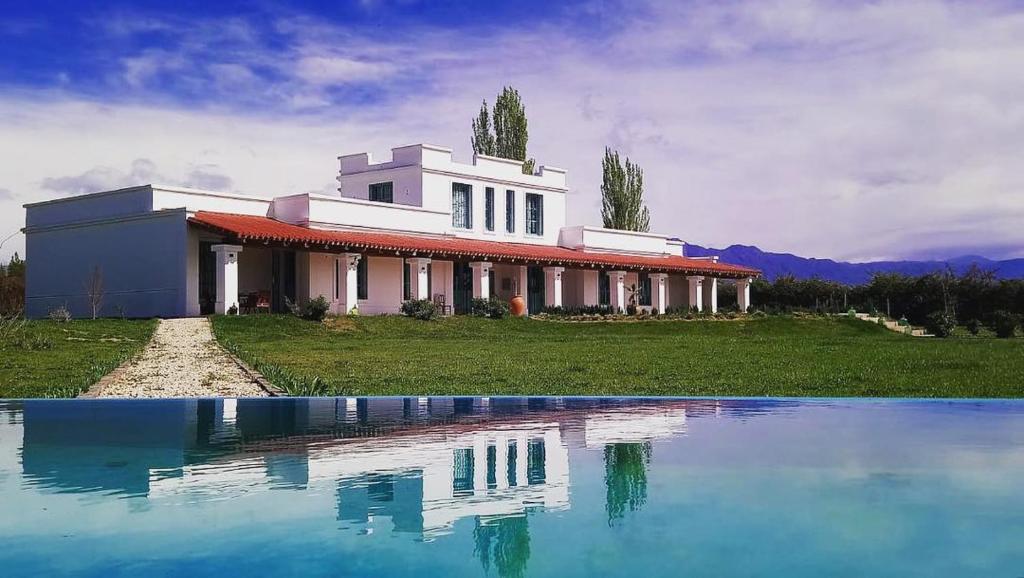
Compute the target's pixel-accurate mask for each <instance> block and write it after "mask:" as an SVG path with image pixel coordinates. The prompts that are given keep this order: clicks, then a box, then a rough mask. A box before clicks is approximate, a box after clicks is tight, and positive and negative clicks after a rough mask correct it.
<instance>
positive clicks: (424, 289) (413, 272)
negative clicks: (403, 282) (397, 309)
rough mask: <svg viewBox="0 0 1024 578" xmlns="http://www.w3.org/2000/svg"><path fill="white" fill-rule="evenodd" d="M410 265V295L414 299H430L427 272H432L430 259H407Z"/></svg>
mask: <svg viewBox="0 0 1024 578" xmlns="http://www.w3.org/2000/svg"><path fill="white" fill-rule="evenodd" d="M405 262H406V263H408V264H409V293H410V295H409V296H410V297H412V298H413V299H430V295H428V293H429V292H430V290H429V287H430V284H429V283H428V281H429V279H428V278H427V271H429V270H430V267H429V266H430V259H427V258H425V257H414V258H411V259H406V260H405Z"/></svg>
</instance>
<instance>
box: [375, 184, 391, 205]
mask: <svg viewBox="0 0 1024 578" xmlns="http://www.w3.org/2000/svg"><path fill="white" fill-rule="evenodd" d="M370 200H371V201H377V202H379V203H393V202H395V186H394V184H393V183H392V182H391V181H388V182H386V183H372V184H371V185H370Z"/></svg>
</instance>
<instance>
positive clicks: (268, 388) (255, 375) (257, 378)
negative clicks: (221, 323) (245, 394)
mask: <svg viewBox="0 0 1024 578" xmlns="http://www.w3.org/2000/svg"><path fill="white" fill-rule="evenodd" d="M214 342H215V343H217V338H216V336H214ZM217 347H218V348H219V349H220V350H221V351H223V352H224V355H227V356H228V359H230V360H231V361H233V362H234V364H235V365H237V366H238V368H239V369H241V370H242V373H245V375H247V376H248V377H249V379H251V380H252V382H253V383H255V384H256V385H258V386H260V389H262V390H263V391H265V392H267V395H268V396H270V397H288V393H287V392H286V391H284V390H283V389H281V388H279V387H277V386H276V385H274V384H272V383H270V381H268V380H267V378H265V377H263V374H262V373H260V372H258V371H256V370H255V369H253V368H251V367H249V365H248V364H247V363H245V362H244V361H242V360H241V359H240V358H239V357H238V356H237V355H235V354H234V353H231V352H230V351H228V350H227V349H225V348H224V346H222V345H221V344H220V343H217Z"/></svg>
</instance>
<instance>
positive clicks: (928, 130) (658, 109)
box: [0, 0, 1024, 260]
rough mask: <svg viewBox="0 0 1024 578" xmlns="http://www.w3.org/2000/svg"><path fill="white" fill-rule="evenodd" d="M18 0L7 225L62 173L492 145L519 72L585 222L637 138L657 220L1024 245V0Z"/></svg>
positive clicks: (186, 180)
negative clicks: (480, 112)
mask: <svg viewBox="0 0 1024 578" xmlns="http://www.w3.org/2000/svg"><path fill="white" fill-rule="evenodd" d="M10 4H11V5H8V6H5V7H4V16H3V18H2V20H0V43H2V46H3V49H2V50H0V155H2V156H0V158H4V159H5V162H4V163H0V239H2V238H4V237H6V236H7V235H8V234H9V233H11V232H13V231H15V230H16V229H17V228H18V227H20V226H22V225H23V223H24V212H23V210H22V209H21V208H20V207H21V205H22V204H24V203H26V202H32V201H35V200H41V199H46V198H53V197H57V196H61V195H68V194H75V193H81V192H88V191H94V190H101V189H105V188H112V187H117V186H125V185H130V184H137V183H145V182H159V183H165V184H178V185H188V186H197V187H205V188H213V189H219V190H230V191H238V192H245V193H253V194H261V195H276V194H289V193H294V192H302V191H317V192H332V191H333V187H334V186H335V183H334V176H335V174H336V170H337V167H336V160H335V157H336V156H337V155H338V154H343V153H351V152H359V151H363V150H369V151H372V152H373V153H375V154H376V155H377V156H384V155H386V154H387V153H388V151H389V149H390V147H392V146H398V145H402V144H407V143H410V142H432V143H435V144H442V145H447V146H452V147H453V148H455V151H456V156H457V157H459V158H462V159H464V160H465V159H468V157H469V155H470V150H469V134H468V133H469V130H468V129H469V121H470V118H471V117H472V116H473V114H474V113H475V111H476V109H477V108H478V107H479V103H480V101H481V100H482V99H484V98H486V99H488V100H492V99H493V97H494V95H495V94H496V93H497V92H498V91H499V90H500V89H501V87H502V86H503V85H506V84H511V85H513V86H516V87H517V88H518V89H519V90H520V92H521V93H522V95H523V98H524V100H525V103H526V106H527V112H528V115H529V118H530V131H531V133H530V137H531V138H530V154H531V156H534V157H536V158H537V159H538V161H539V162H541V163H542V164H544V163H547V164H552V165H556V166H562V167H565V168H567V169H569V178H570V185H571V186H572V189H573V192H572V194H571V197H570V212H569V218H570V220H571V221H573V222H586V223H592V224H598V223H599V222H600V216H599V207H600V202H599V193H598V185H599V183H600V159H601V154H602V151H603V148H604V146H606V145H609V146H613V147H616V148H618V149H619V150H621V151H622V152H623V153H624V154H627V155H629V156H630V157H631V158H633V159H635V160H636V161H638V162H639V163H640V164H641V165H642V166H643V167H644V169H645V171H646V182H647V196H648V204H649V205H650V207H651V211H652V229H653V230H655V231H658V232H664V233H670V234H673V235H678V236H680V237H682V238H684V239H686V240H688V241H691V242H695V243H700V244H707V245H715V246H725V245H728V244H732V243H744V244H756V245H759V246H761V247H762V248H765V249H767V250H777V251H787V252H794V253H798V254H804V255H811V256H821V257H833V258H841V259H853V260H867V259H873V258H920V257H943V256H953V255H957V254H962V253H981V254H985V255H987V256H990V257H994V258H1001V257H1011V256H1024V233H1022V232H1021V230H1022V229H1024V227H1021V226H1020V223H1022V222H1024V174H1022V169H1020V168H1019V166H1021V165H1024V163H1021V161H1020V158H1021V152H1020V151H1022V150H1024V98H1021V97H1022V95H1024V75H1021V74H1018V73H1017V72H1016V71H1018V70H1019V68H1020V63H1021V62H1024V5H1022V4H1021V3H1013V2H1005V3H1000V2H985V3H976V2H941V1H912V0H910V1H900V2H888V1H885V0H880V1H876V2H870V3H857V2H827V1H815V0H800V1H797V0H792V1H789V0H775V1H758V2H742V1H739V2H729V3H712V2H650V1H644V0H640V1H637V2H614V1H591V2H577V3H559V4H557V5H556V6H551V5H549V3H546V2H532V1H526V2H515V3H511V2H509V3H505V2H488V3H477V2H432V3H428V2H417V1H415V0H406V1H399V2H388V1H386V0H377V1H364V2H352V3H345V2H287V3H286V2H255V3H253V2H195V1H185V2H180V1H179V2H174V3H167V2H131V3H127V2H125V3H118V2H105V3H102V5H100V4H99V3H97V4H96V5H93V3H83V2H47V1H38V0H37V1H35V2H18V3H10ZM168 6H173V9H168ZM14 250H19V251H23V239H22V238H21V237H20V236H16V237H15V238H14V239H12V240H10V241H8V242H7V243H6V244H4V245H3V247H2V248H0V259H6V258H7V256H9V255H10V253H11V252H13V251H14Z"/></svg>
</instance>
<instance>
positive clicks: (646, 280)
mask: <svg viewBox="0 0 1024 578" xmlns="http://www.w3.org/2000/svg"><path fill="white" fill-rule="evenodd" d="M638 281H639V282H638V283H637V285H639V286H638V287H637V290H638V291H640V295H638V296H637V297H638V299H639V300H640V302H639V303H637V305H640V306H643V307H650V306H651V277H650V275H648V274H647V273H640V275H639V279H638Z"/></svg>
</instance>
